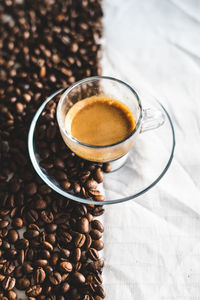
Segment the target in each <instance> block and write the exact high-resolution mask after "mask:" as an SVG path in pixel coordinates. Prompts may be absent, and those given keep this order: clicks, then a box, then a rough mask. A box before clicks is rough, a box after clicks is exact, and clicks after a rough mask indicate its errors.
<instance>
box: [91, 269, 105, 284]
mask: <svg viewBox="0 0 200 300" xmlns="http://www.w3.org/2000/svg"><path fill="white" fill-rule="evenodd" d="M93 282H94V283H95V284H97V285H101V284H102V283H103V278H102V276H101V274H100V272H99V271H96V272H95V273H94V274H93Z"/></svg>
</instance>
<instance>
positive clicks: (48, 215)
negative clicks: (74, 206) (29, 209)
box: [40, 210, 54, 223]
mask: <svg viewBox="0 0 200 300" xmlns="http://www.w3.org/2000/svg"><path fill="white" fill-rule="evenodd" d="M40 216H41V218H42V220H43V221H44V222H45V223H52V222H53V220H54V216H53V214H52V212H47V211H46V210H43V211H42V212H41V213H40Z"/></svg>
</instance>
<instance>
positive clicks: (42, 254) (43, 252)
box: [40, 249, 51, 260]
mask: <svg viewBox="0 0 200 300" xmlns="http://www.w3.org/2000/svg"><path fill="white" fill-rule="evenodd" d="M40 257H41V258H42V259H47V260H48V259H50V257H51V253H50V252H49V251H48V250H46V249H42V250H41V251H40Z"/></svg>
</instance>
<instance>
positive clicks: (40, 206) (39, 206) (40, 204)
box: [32, 194, 47, 223]
mask: <svg viewBox="0 0 200 300" xmlns="http://www.w3.org/2000/svg"><path fill="white" fill-rule="evenodd" d="M33 208H34V209H36V210H44V209H46V208H47V203H46V201H45V200H44V199H42V197H41V196H40V195H39V194H37V198H36V200H35V201H34V202H33ZM32 223H33V222H32Z"/></svg>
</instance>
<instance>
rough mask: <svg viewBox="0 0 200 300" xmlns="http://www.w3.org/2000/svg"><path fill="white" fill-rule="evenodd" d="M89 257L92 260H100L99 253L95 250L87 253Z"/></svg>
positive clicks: (91, 249) (92, 249)
mask: <svg viewBox="0 0 200 300" xmlns="http://www.w3.org/2000/svg"><path fill="white" fill-rule="evenodd" d="M87 255H88V257H89V258H90V259H91V260H98V259H99V252H98V251H97V250H96V249H94V248H90V249H89V250H88V252H87Z"/></svg>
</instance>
